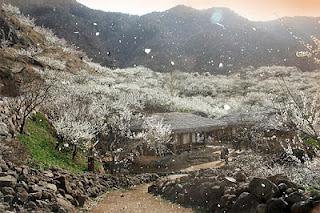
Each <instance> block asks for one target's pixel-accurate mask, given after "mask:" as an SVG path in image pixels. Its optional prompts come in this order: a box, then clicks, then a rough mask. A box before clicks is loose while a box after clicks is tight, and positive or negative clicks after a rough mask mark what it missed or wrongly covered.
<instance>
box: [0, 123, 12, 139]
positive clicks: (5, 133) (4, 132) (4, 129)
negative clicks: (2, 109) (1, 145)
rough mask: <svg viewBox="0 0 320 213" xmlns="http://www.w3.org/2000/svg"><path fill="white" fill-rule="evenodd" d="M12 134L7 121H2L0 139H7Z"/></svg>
mask: <svg viewBox="0 0 320 213" xmlns="http://www.w3.org/2000/svg"><path fill="white" fill-rule="evenodd" d="M9 136H10V134H9V129H8V127H7V125H6V124H5V123H0V139H1V138H2V139H5V138H8V137H9Z"/></svg>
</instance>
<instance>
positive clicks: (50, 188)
mask: <svg viewBox="0 0 320 213" xmlns="http://www.w3.org/2000/svg"><path fill="white" fill-rule="evenodd" d="M44 187H45V188H46V189H49V190H51V191H53V192H57V190H58V188H57V186H56V185H54V184H52V183H45V184H44Z"/></svg>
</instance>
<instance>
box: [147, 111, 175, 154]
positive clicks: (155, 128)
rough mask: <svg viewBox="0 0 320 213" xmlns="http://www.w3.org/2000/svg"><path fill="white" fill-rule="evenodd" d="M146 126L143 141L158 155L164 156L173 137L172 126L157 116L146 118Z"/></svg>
mask: <svg viewBox="0 0 320 213" xmlns="http://www.w3.org/2000/svg"><path fill="white" fill-rule="evenodd" d="M144 127H145V131H144V132H143V136H142V138H143V143H144V144H145V145H146V146H147V147H148V148H149V149H150V150H153V151H154V152H155V153H156V154H157V155H158V156H163V155H164V153H165V152H166V151H168V145H169V144H170V142H171V139H172V138H171V135H172V131H171V127H170V126H169V125H165V124H163V120H162V119H159V118H158V117H156V116H151V117H149V118H146V119H145V121H144Z"/></svg>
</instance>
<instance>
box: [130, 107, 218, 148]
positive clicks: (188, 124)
mask: <svg viewBox="0 0 320 213" xmlns="http://www.w3.org/2000/svg"><path fill="white" fill-rule="evenodd" d="M152 116H153V117H156V118H157V119H159V120H162V122H163V123H164V124H165V125H169V126H170V127H171V130H172V132H173V135H172V140H173V141H172V143H171V147H170V149H171V150H172V152H174V153H176V152H181V151H186V150H192V149H193V148H196V147H199V146H205V145H206V144H208V143H210V142H211V141H210V138H211V137H209V136H210V135H211V134H212V132H213V131H214V130H215V129H217V128H222V126H223V124H222V123H221V121H218V120H214V119H211V118H206V117H201V116H198V115H194V114H190V113H178V112H173V113H157V114H153V115H152ZM131 129H132V130H133V131H136V132H139V131H142V130H143V129H144V126H143V123H142V122H141V123H140V124H135V125H133V126H132V128H131Z"/></svg>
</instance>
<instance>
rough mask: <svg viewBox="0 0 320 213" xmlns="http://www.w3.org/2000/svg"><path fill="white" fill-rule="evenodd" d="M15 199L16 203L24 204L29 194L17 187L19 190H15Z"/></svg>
mask: <svg viewBox="0 0 320 213" xmlns="http://www.w3.org/2000/svg"><path fill="white" fill-rule="evenodd" d="M17 191H18V192H17V195H16V197H17V199H18V201H20V202H22V203H25V202H27V201H28V197H29V194H28V192H27V191H26V190H25V189H24V188H21V187H19V189H18V190H17Z"/></svg>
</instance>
